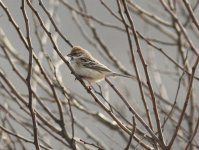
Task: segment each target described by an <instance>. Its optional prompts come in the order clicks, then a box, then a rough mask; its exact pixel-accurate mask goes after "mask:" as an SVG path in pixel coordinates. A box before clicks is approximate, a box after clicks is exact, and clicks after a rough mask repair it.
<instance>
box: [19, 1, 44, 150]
mask: <svg viewBox="0 0 199 150" xmlns="http://www.w3.org/2000/svg"><path fill="white" fill-rule="evenodd" d="M24 4H25V0H22V5H21V10H22V14H23V17H24V20H25V26H26V39H27V42H28V51H29V63H28V75H27V78H26V82H27V87H28V94H29V103H28V108H29V110H30V114H31V117H32V123H33V131H34V144H35V148H36V149H37V150H40V146H39V141H38V131H37V121H36V114H35V110H34V107H33V105H32V99H33V97H32V88H31V76H32V62H33V48H32V44H31V39H30V29H29V21H28V17H27V15H26V11H25V5H24Z"/></svg>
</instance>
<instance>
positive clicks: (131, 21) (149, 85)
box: [123, 0, 165, 147]
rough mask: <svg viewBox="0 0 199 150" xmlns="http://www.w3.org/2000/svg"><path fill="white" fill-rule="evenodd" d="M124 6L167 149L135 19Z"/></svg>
mask: <svg viewBox="0 0 199 150" xmlns="http://www.w3.org/2000/svg"><path fill="white" fill-rule="evenodd" d="M123 5H124V12H125V14H126V16H127V18H128V20H129V22H130V25H131V30H132V32H133V35H134V39H135V43H136V46H137V52H138V54H139V56H140V59H141V62H142V64H143V67H144V72H145V76H146V80H147V84H148V87H149V91H150V94H151V99H152V103H153V110H154V113H155V118H156V123H157V128H158V134H159V137H160V140H161V142H162V143H161V145H162V146H163V147H165V143H164V137H163V133H162V129H161V124H160V118H159V113H158V110H157V104H156V98H155V95H154V92H153V88H152V85H151V81H150V77H149V73H148V68H147V64H146V63H145V60H144V57H143V55H142V53H141V47H140V44H139V40H138V37H137V33H136V29H135V26H134V22H133V19H132V18H131V16H130V14H129V11H128V8H127V4H126V1H125V0H123Z"/></svg>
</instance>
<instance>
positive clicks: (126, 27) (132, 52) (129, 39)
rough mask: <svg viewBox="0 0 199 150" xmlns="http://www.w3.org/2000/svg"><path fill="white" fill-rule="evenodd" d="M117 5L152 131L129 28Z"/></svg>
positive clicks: (119, 5) (119, 6)
mask: <svg viewBox="0 0 199 150" xmlns="http://www.w3.org/2000/svg"><path fill="white" fill-rule="evenodd" d="M117 3H118V8H119V14H120V16H121V18H122V22H123V24H124V26H125V29H126V32H127V37H128V42H129V47H130V51H131V56H132V62H133V65H134V69H135V73H136V77H137V81H138V85H139V90H140V94H141V99H142V101H143V104H144V108H145V111H146V115H147V119H148V122H149V126H150V128H151V129H152V130H153V124H152V121H151V116H150V113H149V109H148V106H147V103H146V100H145V96H144V90H143V86H142V82H141V79H140V75H139V70H138V67H137V64H136V59H135V55H134V50H133V45H132V43H131V37H130V32H129V27H128V25H127V23H126V21H125V19H124V16H123V13H122V11H121V4H120V1H119V0H118V1H117Z"/></svg>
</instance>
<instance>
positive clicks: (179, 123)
mask: <svg viewBox="0 0 199 150" xmlns="http://www.w3.org/2000/svg"><path fill="white" fill-rule="evenodd" d="M198 63H199V56H198V57H197V59H196V62H195V64H194V66H193V67H192V75H191V77H190V81H189V87H188V90H187V95H186V99H185V102H184V106H183V109H182V112H181V114H180V118H179V120H178V124H177V126H176V130H175V132H174V134H173V136H172V138H171V141H170V143H169V145H168V149H170V148H171V147H172V145H173V143H174V141H175V138H176V136H177V134H178V130H179V128H180V125H181V123H182V120H183V117H184V115H185V112H186V108H187V105H188V102H189V98H190V95H191V91H192V86H193V80H194V74H195V71H196V68H197V66H198Z"/></svg>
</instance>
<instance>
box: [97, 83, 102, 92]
mask: <svg viewBox="0 0 199 150" xmlns="http://www.w3.org/2000/svg"><path fill="white" fill-rule="evenodd" d="M96 84H97V86H98V88H99V90H100V93H102V87H101V85H99V84H98V83H96Z"/></svg>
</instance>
